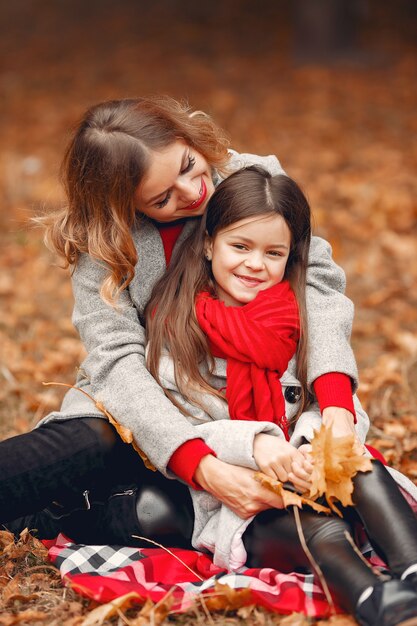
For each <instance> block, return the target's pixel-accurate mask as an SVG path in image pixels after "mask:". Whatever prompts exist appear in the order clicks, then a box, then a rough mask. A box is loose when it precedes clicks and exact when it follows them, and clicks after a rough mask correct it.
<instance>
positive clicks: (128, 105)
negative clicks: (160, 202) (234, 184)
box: [38, 96, 229, 303]
mask: <svg viewBox="0 0 417 626" xmlns="http://www.w3.org/2000/svg"><path fill="white" fill-rule="evenodd" d="M178 139H182V140H184V141H185V142H186V143H187V144H188V145H190V146H191V147H192V148H194V149H195V150H196V151H197V152H200V153H201V154H202V155H203V156H204V157H205V159H206V160H207V162H208V163H209V165H210V166H212V167H214V168H218V169H220V170H221V169H222V167H224V166H225V164H226V162H227V160H228V158H229V156H228V152H227V144H228V142H227V139H226V137H225V135H224V133H223V131H221V130H220V129H219V128H218V127H217V126H216V125H215V124H214V122H213V121H212V120H211V119H210V117H209V116H207V115H206V114H204V113H202V112H200V111H197V112H194V113H191V112H190V109H189V107H188V106H187V105H186V104H183V103H180V102H177V101H176V100H173V99H172V98H169V97H167V96H159V97H151V98H139V99H136V100H113V101H109V102H104V103H101V104H98V105H96V106H94V107H92V108H91V109H89V110H88V111H87V112H86V113H85V115H84V117H83V119H82V120H81V122H80V124H79V126H78V128H77V130H76V132H75V134H74V136H73V138H72V140H71V142H70V144H69V146H68V148H67V151H66V153H65V157H64V160H63V163H62V166H61V178H62V181H63V185H64V188H65V191H66V195H67V198H68V205H67V206H66V207H64V208H63V209H61V210H59V211H57V212H56V213H54V214H52V215H48V216H45V217H42V218H40V219H39V220H38V221H39V222H41V223H43V224H44V225H45V226H46V235H45V238H46V242H47V244H48V245H49V247H51V248H52V249H54V250H55V251H56V252H58V253H59V254H60V255H62V256H63V257H64V259H65V261H66V265H75V264H76V263H77V261H78V258H79V256H80V254H82V253H83V252H86V253H88V254H90V255H91V256H92V257H94V258H95V259H97V260H99V261H101V262H103V263H105V264H107V266H108V268H109V273H108V276H107V278H106V279H105V281H104V283H103V285H102V289H101V294H102V296H103V298H104V299H105V300H107V301H108V302H110V303H114V301H115V300H116V299H117V296H118V294H119V293H120V291H122V290H123V289H125V288H126V287H127V285H128V284H129V283H130V281H131V280H132V278H133V275H134V267H135V264H136V261H137V253H136V249H135V246H134V243H133V240H132V235H131V228H132V226H133V223H134V222H135V219H136V217H137V212H138V210H137V208H136V206H135V202H134V194H135V192H136V190H137V188H138V185H140V183H141V181H142V180H143V177H144V175H145V174H146V171H147V168H148V166H149V160H150V152H151V151H152V150H162V149H164V148H166V147H167V146H169V145H171V144H172V143H174V142H175V141H177V140H178Z"/></svg>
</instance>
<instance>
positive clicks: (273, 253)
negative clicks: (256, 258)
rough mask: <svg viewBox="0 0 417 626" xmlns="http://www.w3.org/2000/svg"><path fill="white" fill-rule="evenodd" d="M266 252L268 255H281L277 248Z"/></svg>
mask: <svg viewBox="0 0 417 626" xmlns="http://www.w3.org/2000/svg"><path fill="white" fill-rule="evenodd" d="M268 254H269V256H273V257H281V256H282V253H281V252H278V251H277V250H270V251H269V252H268Z"/></svg>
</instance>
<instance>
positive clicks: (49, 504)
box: [0, 418, 193, 547]
mask: <svg viewBox="0 0 417 626" xmlns="http://www.w3.org/2000/svg"><path fill="white" fill-rule="evenodd" d="M0 524H2V525H3V527H5V528H7V529H9V530H11V531H12V532H14V533H15V534H16V535H18V534H19V533H20V532H21V531H22V530H23V529H24V528H26V527H28V528H29V529H32V530H34V531H35V534H36V535H37V536H38V537H39V538H41V539H49V538H53V537H55V536H56V535H57V534H58V533H59V532H64V533H65V534H66V535H68V536H69V537H71V538H72V539H74V540H75V541H78V542H83V543H113V544H121V545H143V546H144V547H149V546H150V544H149V543H146V542H142V541H140V540H136V539H133V538H132V535H139V536H144V537H147V538H149V539H153V540H154V541H159V542H160V543H163V544H164V545H168V544H169V545H171V546H177V547H190V538H191V533H192V526H193V513H192V503H191V498H190V495H189V491H188V488H187V487H186V486H185V485H183V484H181V483H180V482H178V481H175V480H174V481H173V480H168V479H166V478H165V477H164V476H162V474H160V473H159V472H152V471H150V470H147V469H146V468H145V466H144V465H143V463H142V461H141V459H140V458H139V456H138V455H137V454H136V452H135V451H134V450H133V448H132V447H131V446H128V445H127V444H125V443H123V442H122V441H121V440H120V438H119V437H118V435H117V434H116V432H115V430H114V428H113V427H112V426H111V425H110V424H108V422H107V421H105V420H101V419H97V418H79V419H72V420H67V421H63V422H51V423H49V424H46V425H44V426H41V427H39V428H37V429H35V430H33V431H31V432H29V433H26V434H24V435H18V436H16V437H12V438H10V439H7V440H5V441H2V442H0Z"/></svg>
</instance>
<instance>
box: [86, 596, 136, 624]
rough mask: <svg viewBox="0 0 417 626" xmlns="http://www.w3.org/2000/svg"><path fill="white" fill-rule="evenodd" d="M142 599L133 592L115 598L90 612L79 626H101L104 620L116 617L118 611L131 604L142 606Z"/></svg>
mask: <svg viewBox="0 0 417 626" xmlns="http://www.w3.org/2000/svg"><path fill="white" fill-rule="evenodd" d="M142 602H143V598H142V596H140V595H139V594H138V593H136V592H135V591H131V592H130V593H126V594H125V595H124V596H120V598H115V599H114V600H112V601H111V602H107V604H102V605H101V606H98V607H97V608H96V609H94V610H93V611H91V612H90V613H89V614H88V615H87V617H86V618H85V619H84V620H83V621H82V623H81V626H101V624H103V622H104V621H105V620H106V619H109V618H110V617H113V615H116V614H117V613H118V611H120V610H122V609H126V608H129V607H130V606H132V604H142Z"/></svg>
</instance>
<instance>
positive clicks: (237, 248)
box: [232, 243, 246, 250]
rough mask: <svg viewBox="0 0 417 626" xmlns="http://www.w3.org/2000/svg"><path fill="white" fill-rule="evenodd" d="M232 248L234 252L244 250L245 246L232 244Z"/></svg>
mask: <svg viewBox="0 0 417 626" xmlns="http://www.w3.org/2000/svg"><path fill="white" fill-rule="evenodd" d="M232 248H236V250H246V246H244V245H243V243H233V244H232Z"/></svg>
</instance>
